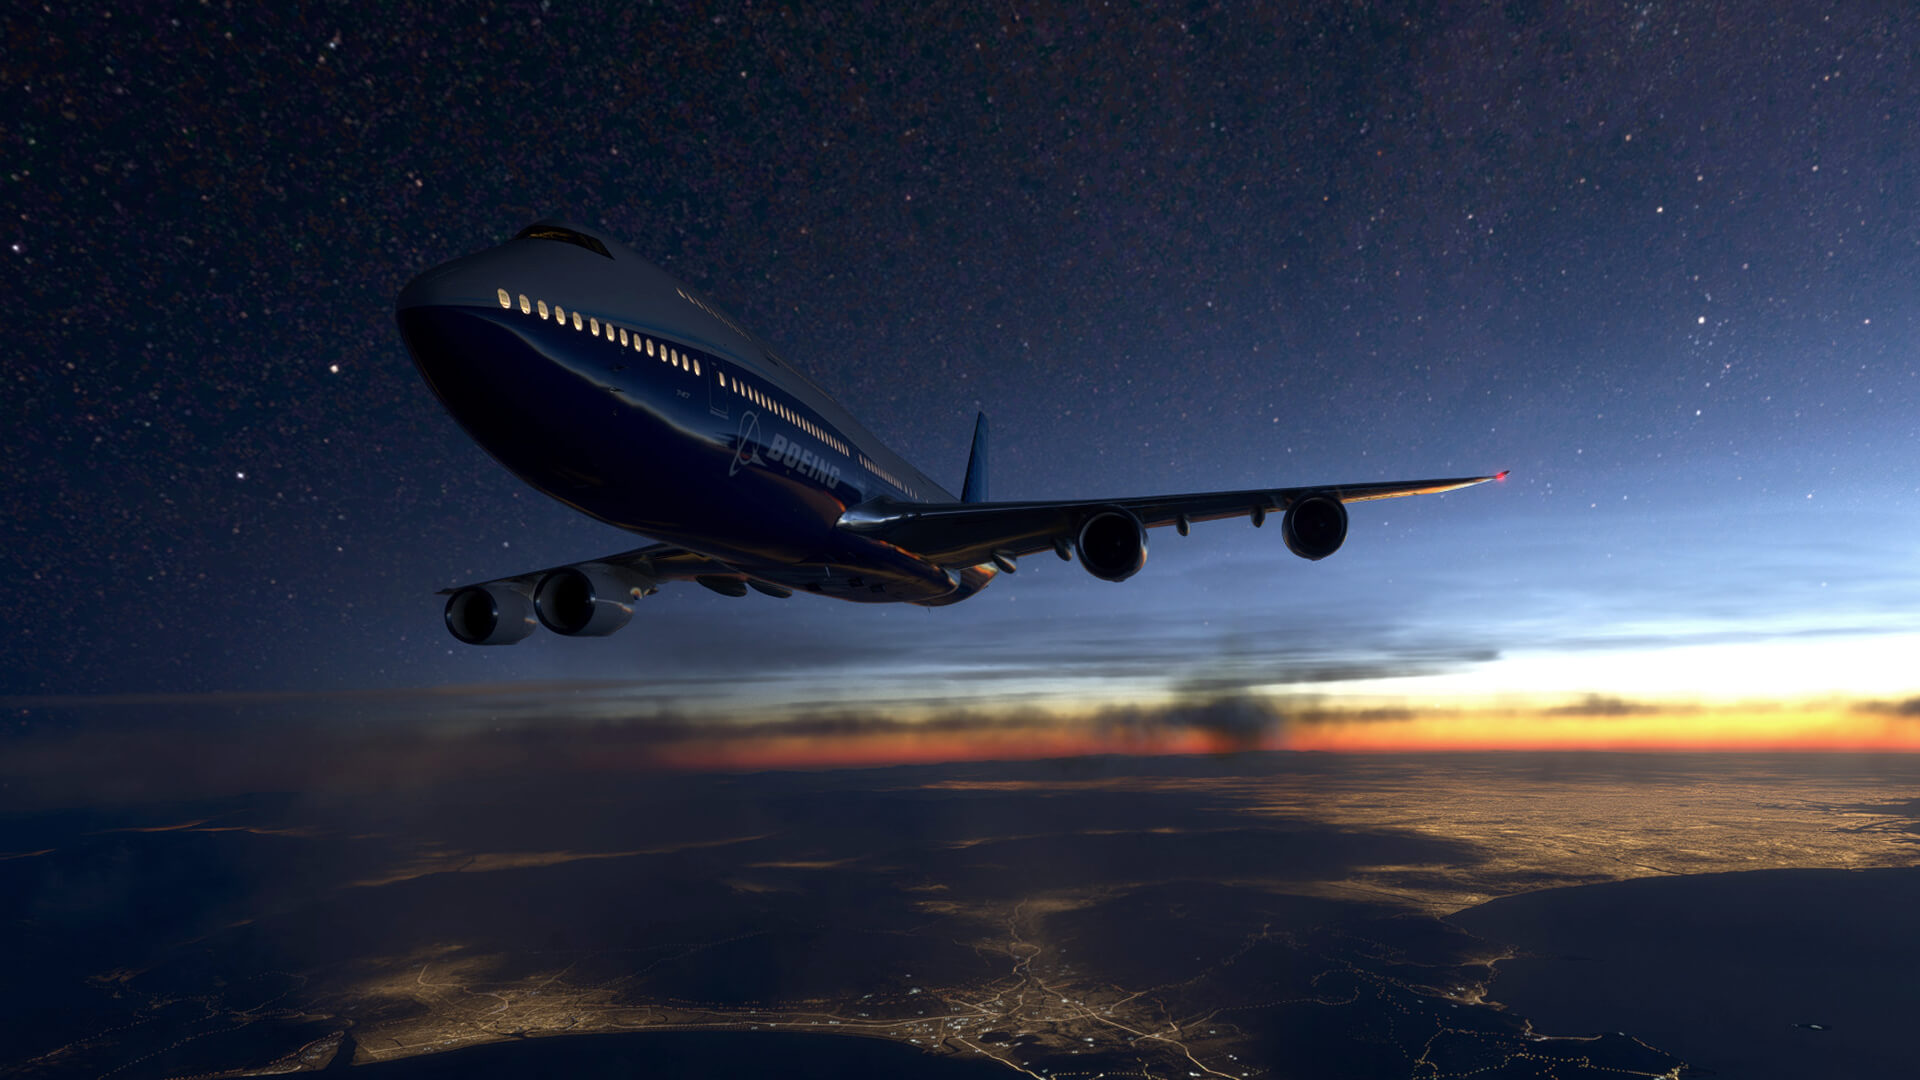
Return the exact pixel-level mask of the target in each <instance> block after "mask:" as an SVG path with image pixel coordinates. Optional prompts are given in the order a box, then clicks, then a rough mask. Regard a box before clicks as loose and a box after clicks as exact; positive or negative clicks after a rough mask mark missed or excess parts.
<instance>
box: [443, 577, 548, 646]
mask: <svg viewBox="0 0 1920 1080" xmlns="http://www.w3.org/2000/svg"><path fill="white" fill-rule="evenodd" d="M534 625H535V623H534V618H533V601H532V600H530V599H528V598H527V594H526V593H523V592H520V591H519V590H518V589H513V588H509V587H508V586H505V585H469V586H467V587H466V588H464V589H460V590H458V591H457V592H455V593H454V594H453V595H452V596H449V597H447V629H448V630H450V631H452V632H453V636H454V637H457V638H459V639H460V640H461V641H464V642H466V643H467V644H469V645H511V644H513V643H514V642H516V641H519V640H521V639H523V638H525V637H526V636H527V635H528V634H531V633H533V628H534Z"/></svg>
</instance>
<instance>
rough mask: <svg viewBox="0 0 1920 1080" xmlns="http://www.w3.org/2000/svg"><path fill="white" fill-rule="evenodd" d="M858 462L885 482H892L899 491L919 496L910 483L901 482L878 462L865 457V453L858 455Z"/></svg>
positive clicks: (915, 496) (911, 495)
mask: <svg viewBox="0 0 1920 1080" xmlns="http://www.w3.org/2000/svg"><path fill="white" fill-rule="evenodd" d="M860 464H862V465H864V466H866V468H867V471H868V472H870V473H872V474H873V475H875V476H877V477H879V478H880V479H882V480H885V481H886V482H887V483H889V484H892V485H893V486H894V487H897V488H899V489H900V490H901V491H904V492H906V493H907V495H908V496H910V497H912V498H915V499H917V498H919V497H920V493H919V492H918V491H915V490H914V489H913V486H912V485H910V484H907V483H904V482H902V481H901V480H900V479H898V478H897V477H895V476H894V475H893V474H892V473H890V472H888V471H887V470H885V469H883V468H881V467H880V464H879V462H876V461H874V460H872V459H871V458H869V457H867V455H865V454H861V455H860Z"/></svg>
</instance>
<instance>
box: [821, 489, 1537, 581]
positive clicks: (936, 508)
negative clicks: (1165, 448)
mask: <svg viewBox="0 0 1920 1080" xmlns="http://www.w3.org/2000/svg"><path fill="white" fill-rule="evenodd" d="M1505 476H1506V473H1504V472H1502V473H1497V474H1495V475H1493V476H1462V477H1453V478H1449V479H1440V480H1407V481H1392V482H1385V483H1370V484H1328V485H1323V486H1318V487H1294V488H1256V489H1254V490H1250V491H1210V492H1199V493H1195V494H1190V495H1153V496H1145V497H1141V498H1133V499H1076V500H1068V501H1056V502H1005V503H900V502H894V501H893V500H891V499H876V500H874V501H873V502H870V503H865V504H862V505H860V506H857V507H854V508H853V509H851V510H849V511H847V512H846V513H845V514H844V515H842V516H841V518H840V527H841V528H843V529H846V530H847V531H849V532H852V533H856V534H858V535H861V536H865V537H869V538H871V539H875V540H880V541H883V542H885V543H889V544H894V545H896V546H898V547H902V548H905V549H906V550H908V551H910V552H913V553H914V554H916V555H919V556H921V557H922V558H926V559H929V560H931V561H932V562H934V563H935V564H936V565H939V566H943V567H947V568H949V569H951V568H956V567H965V566H977V565H980V564H982V563H986V562H989V561H991V560H992V559H993V557H994V556H995V555H1010V556H1015V557H1018V556H1021V555H1031V554H1033V553H1034V552H1037V551H1046V550H1049V549H1051V548H1053V547H1054V545H1055V543H1056V542H1057V541H1060V540H1065V541H1068V542H1071V541H1072V540H1073V539H1074V537H1075V535H1076V534H1077V533H1078V532H1079V529H1080V525H1081V523H1082V522H1084V521H1085V520H1086V519H1087V518H1088V517H1089V516H1091V515H1093V514H1096V513H1098V512H1100V511H1101V510H1108V509H1112V508H1115V507H1118V508H1121V509H1124V510H1128V511H1130V512H1132V513H1133V515H1134V516H1135V517H1138V518H1139V519H1140V521H1141V523H1142V524H1144V525H1146V526H1147V527H1148V528H1150V529H1151V528H1158V527H1160V526H1163V525H1173V524H1177V523H1179V522H1181V521H1183V520H1184V521H1186V522H1188V523H1191V522H1195V521H1220V520H1223V519H1226V518H1241V517H1264V516H1265V515H1266V514H1269V513H1284V512H1286V510H1287V508H1288V507H1291V506H1292V505H1293V504H1294V501H1295V500H1297V499H1300V498H1302V497H1304V496H1307V495H1313V494H1325V495H1332V496H1334V497H1336V498H1338V499H1339V500H1340V501H1341V502H1372V501H1374V500H1377V499H1397V498H1400V497H1402V496H1406V495H1433V494H1438V493H1440V492H1443V491H1456V490H1458V489H1460V488H1465V487H1472V486H1473V485H1475V484H1484V483H1486V482H1487V481H1489V480H1495V479H1499V478H1502V477H1505Z"/></svg>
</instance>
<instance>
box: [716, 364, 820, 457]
mask: <svg viewBox="0 0 1920 1080" xmlns="http://www.w3.org/2000/svg"><path fill="white" fill-rule="evenodd" d="M720 385H721V386H724V387H726V388H727V389H729V390H732V391H733V392H734V393H736V394H738V395H740V396H741V397H743V398H746V399H747V400H748V401H751V402H753V403H754V404H755V405H758V406H760V407H761V408H763V409H765V410H767V411H768V412H770V413H772V414H774V415H775V416H778V417H779V418H780V419H782V420H785V421H786V422H787V423H789V424H792V425H793V426H794V427H797V428H799V429H800V430H801V431H804V432H806V433H807V434H809V435H811V436H813V437H814V438H816V439H818V440H820V441H821V442H823V443H826V444H827V445H828V446H831V447H833V448H834V449H835V450H838V451H840V453H841V454H842V455H843V456H850V455H847V447H846V444H845V443H842V442H841V441H840V440H839V439H836V438H834V437H833V436H832V435H831V434H829V433H828V432H827V430H826V429H825V428H823V427H821V426H820V425H819V424H816V423H814V422H813V421H812V420H809V419H807V418H806V417H804V416H801V415H800V414H799V413H797V412H795V411H794V410H792V409H790V408H788V407H787V406H786V405H784V404H782V403H781V402H779V401H777V400H775V399H774V398H772V397H770V396H768V395H767V394H764V393H761V392H760V391H759V390H758V389H756V388H754V387H752V386H748V385H747V384H746V383H744V382H742V381H741V380H740V377H739V376H737V375H736V376H734V377H733V380H732V381H731V382H729V381H728V379H727V377H726V376H725V375H721V376H720Z"/></svg>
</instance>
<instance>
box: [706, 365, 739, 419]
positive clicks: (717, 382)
mask: <svg viewBox="0 0 1920 1080" xmlns="http://www.w3.org/2000/svg"><path fill="white" fill-rule="evenodd" d="M728 378H729V376H727V375H726V374H725V373H723V372H722V371H721V370H720V363H719V361H715V362H714V363H713V364H712V365H711V366H710V370H708V372H707V378H706V384H707V411H708V412H710V413H712V414H713V415H715V416H718V417H721V418H722V419H724V418H726V416H727V414H728V410H729V409H730V408H731V407H732V403H733V391H731V390H729V389H727V387H726V382H727V380H728Z"/></svg>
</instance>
